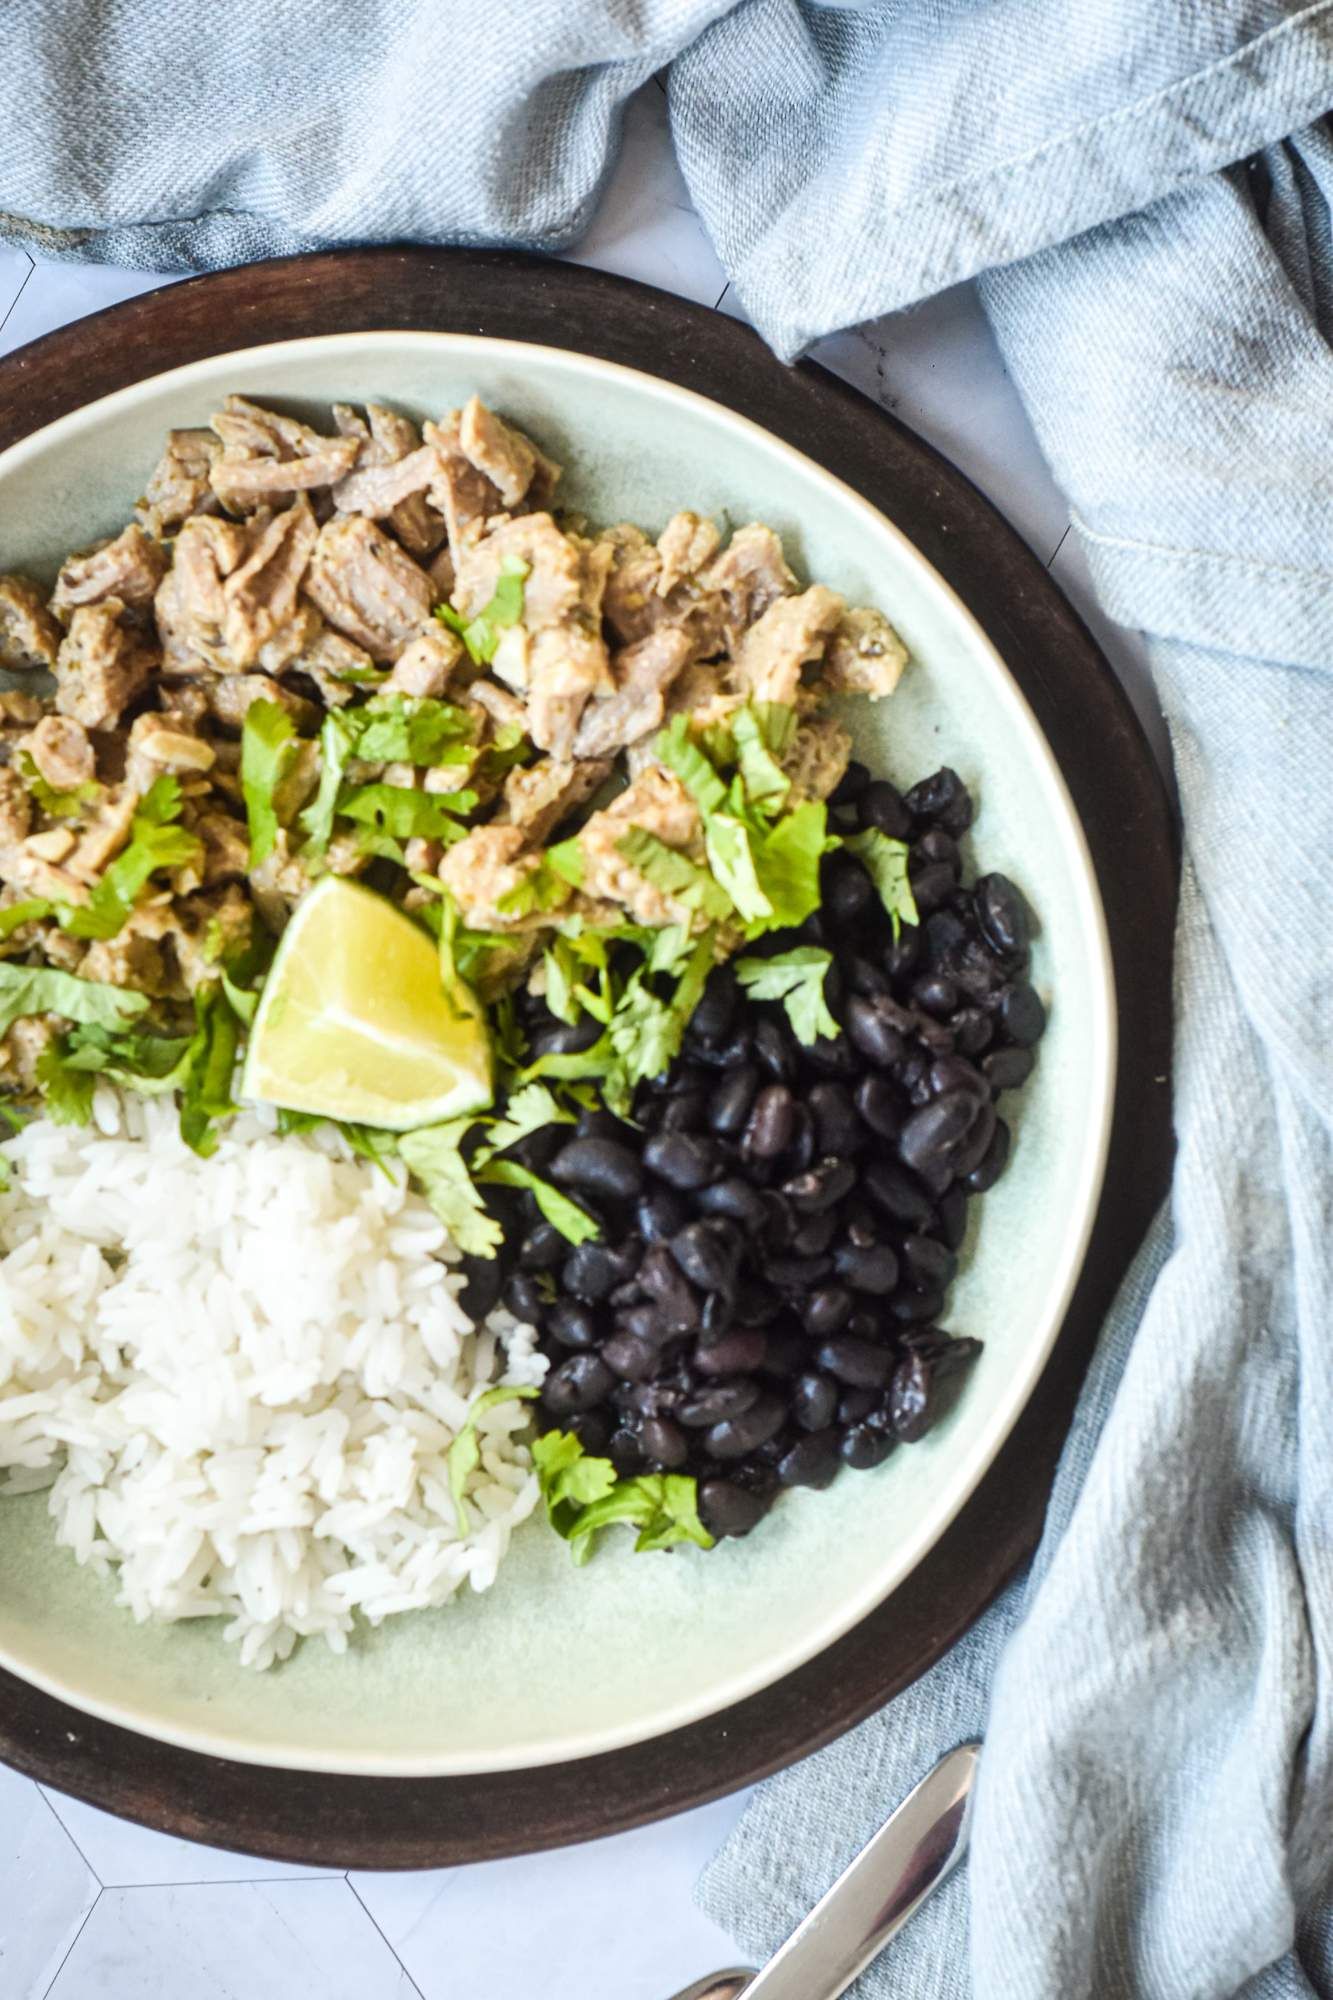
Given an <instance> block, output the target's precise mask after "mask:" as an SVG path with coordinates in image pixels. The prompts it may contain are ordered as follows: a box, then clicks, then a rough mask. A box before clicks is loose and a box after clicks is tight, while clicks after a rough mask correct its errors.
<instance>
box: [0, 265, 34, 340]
mask: <svg viewBox="0 0 1333 2000" xmlns="http://www.w3.org/2000/svg"><path fill="white" fill-rule="evenodd" d="M23 255H24V256H25V257H27V259H28V268H27V270H26V271H25V272H24V273H23V283H22V284H21V285H20V286H19V288H18V290H17V291H16V292H15V294H14V296H13V298H12V299H11V300H10V301H9V304H8V305H7V306H6V307H5V316H4V319H0V333H3V332H4V330H5V326H6V324H7V323H8V320H9V315H10V314H11V313H12V312H13V310H14V308H15V306H16V305H17V304H18V302H19V300H20V299H21V298H22V297H23V294H24V292H25V291H26V290H27V289H28V280H29V278H30V277H31V276H32V274H33V272H34V271H35V270H36V269H37V264H36V260H35V259H34V258H33V257H31V256H30V255H29V253H28V252H27V251H26V250H25V251H24V252H23Z"/></svg>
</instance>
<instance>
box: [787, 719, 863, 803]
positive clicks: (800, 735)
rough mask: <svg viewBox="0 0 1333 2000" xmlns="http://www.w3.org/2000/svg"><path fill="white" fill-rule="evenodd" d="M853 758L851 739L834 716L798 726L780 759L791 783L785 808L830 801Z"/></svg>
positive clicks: (809, 721)
mask: <svg viewBox="0 0 1333 2000" xmlns="http://www.w3.org/2000/svg"><path fill="white" fill-rule="evenodd" d="M851 754H852V739H851V737H850V736H849V735H848V733H847V731H846V730H845V729H844V728H843V726H842V724H841V723H840V722H835V721H834V719H833V717H832V716H831V715H816V716H812V717H810V718H809V719H808V720H805V721H802V722H801V723H800V724H798V726H797V729H796V732H795V734H794V736H793V737H792V740H791V743H790V744H789V745H788V747H787V749H786V751H785V752H784V753H783V755H782V757H781V758H780V759H779V762H780V763H781V765H782V768H783V770H784V771H785V772H786V774H787V776H788V777H789V778H790V779H791V790H790V792H789V793H788V794H787V797H786V799H785V800H784V801H783V803H784V805H786V806H788V807H795V806H798V805H801V804H803V802H804V801H805V800H806V799H826V798H827V797H828V795H829V793H830V792H831V791H832V790H833V788H834V786H835V785H836V784H837V782H838V780H839V779H840V778H841V776H842V774H843V772H844V771H845V770H846V769H847V765H848V762H849V761H850V758H851Z"/></svg>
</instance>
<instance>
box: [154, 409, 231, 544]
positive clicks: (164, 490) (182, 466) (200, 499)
mask: <svg viewBox="0 0 1333 2000" xmlns="http://www.w3.org/2000/svg"><path fill="white" fill-rule="evenodd" d="M221 454H222V444H221V441H220V439H218V438H217V437H216V436H215V435H214V433H213V432H212V431H191V430H185V431H168V432H167V442H166V446H165V449H164V450H163V453H162V456H161V458H160V459H159V460H158V461H157V465H156V466H155V468H154V470H153V476H152V478H151V479H150V480H149V482H148V486H147V490H146V491H145V493H144V496H143V499H142V500H141V501H140V503H139V505H138V507H137V508H136V509H135V512H136V514H137V515H138V518H139V520H140V522H141V523H142V525H143V526H144V527H145V528H147V530H148V532H149V534H150V535H169V534H171V533H173V532H174V530H175V529H177V528H179V527H180V525H181V523H182V521H186V520H188V519H189V517H190V515H191V514H212V513H215V512H216V510H217V505H218V500H217V495H216V494H215V493H214V491H213V488H212V487H211V486H210V484H209V478H208V475H209V473H210V472H211V471H212V470H213V466H214V463H215V462H216V460H217V459H218V458H219V457H220V456H221Z"/></svg>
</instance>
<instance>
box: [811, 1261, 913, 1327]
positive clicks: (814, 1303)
mask: <svg viewBox="0 0 1333 2000" xmlns="http://www.w3.org/2000/svg"><path fill="white" fill-rule="evenodd" d="M889 1254H890V1256H891V1255H892V1254H893V1253H892V1251H890V1253H889ZM851 1316H852V1295H851V1293H850V1292H848V1291H845V1290H844V1289H843V1287H842V1286H841V1285H823V1286H821V1287H820V1289H819V1290H818V1291H817V1292H811V1293H810V1295H809V1297H808V1298H807V1299H806V1301H805V1303H804V1305H803V1306H802V1308H801V1322H802V1324H803V1325H804V1327H805V1330H806V1332H807V1333H808V1334H809V1335H810V1336H811V1338H812V1339H814V1340H824V1339H826V1338H827V1336H828V1335H829V1334H831V1333H837V1332H839V1331H840V1329H841V1328H842V1327H844V1326H846V1324H847V1322H848V1320H849V1319H850V1318H851Z"/></svg>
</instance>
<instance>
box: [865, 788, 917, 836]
mask: <svg viewBox="0 0 1333 2000" xmlns="http://www.w3.org/2000/svg"><path fill="white" fill-rule="evenodd" d="M910 798H911V794H910V793H909V794H908V799H907V800H904V799H903V797H902V795H901V794H900V793H899V791H898V790H897V788H896V786H893V785H891V784H890V783H889V781H888V779H887V778H876V779H875V781H874V783H873V784H870V785H867V786H866V788H865V790H864V791H863V792H862V794H861V796H860V798H859V799H858V800H857V811H858V813H859V815H860V819H861V824H862V826H864V827H872V826H873V827H875V828H876V829H877V831H878V832H880V833H886V834H887V835H888V836H889V839H890V840H905V839H906V838H907V836H908V834H909V833H910V832H911V831H912V820H911V814H910V811H909V801H910Z"/></svg>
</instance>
